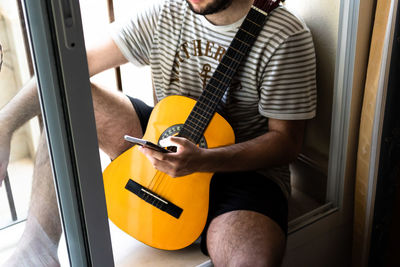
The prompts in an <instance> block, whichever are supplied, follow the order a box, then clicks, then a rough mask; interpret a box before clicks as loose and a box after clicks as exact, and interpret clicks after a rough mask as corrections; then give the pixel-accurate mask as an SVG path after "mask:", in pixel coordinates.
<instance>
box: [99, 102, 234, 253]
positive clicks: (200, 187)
mask: <svg viewBox="0 0 400 267" xmlns="http://www.w3.org/2000/svg"><path fill="white" fill-rule="evenodd" d="M195 103H196V101H194V100H192V99H190V98H186V97H183V96H170V97H167V98H164V99H163V100H162V101H161V102H160V103H158V104H157V105H156V107H155V108H154V110H153V112H152V114H151V116H150V120H149V124H148V127H147V129H149V130H147V131H146V133H145V135H144V137H143V139H145V140H149V141H152V142H154V143H157V142H158V141H159V139H160V137H161V136H163V134H165V133H168V135H170V133H175V132H176V131H177V130H179V129H180V128H181V127H182V125H183V124H184V122H185V120H186V118H187V117H188V116H189V114H190V112H191V110H192V108H193V107H194V105H195ZM171 126H172V127H171ZM204 137H205V142H206V143H207V146H208V147H209V148H212V147H217V146H223V145H229V144H233V143H234V135H233V130H232V128H231V127H230V125H229V124H228V123H227V122H226V121H225V120H224V119H223V118H222V117H221V116H219V115H218V114H216V115H215V116H214V118H213V119H212V120H211V122H210V125H209V127H208V128H207V130H206V131H205V133H204ZM203 144H204V140H203ZM137 148H138V147H137V146H134V147H133V148H131V149H129V150H128V151H126V152H125V153H123V154H122V155H121V156H119V157H118V158H116V159H115V160H114V161H112V162H111V164H110V165H109V166H108V167H107V169H106V170H105V171H104V174H103V176H104V186H105V192H106V199H107V206H108V216H109V218H110V219H111V221H112V222H113V223H115V224H116V225H117V226H118V227H119V228H121V229H123V230H124V231H125V232H127V233H128V234H130V235H132V236H134V237H135V238H136V239H137V240H139V241H142V242H144V243H146V244H148V245H150V246H152V247H156V248H163V249H169V250H171V249H179V248H183V247H185V246H188V245H190V244H191V243H192V242H193V241H194V240H196V239H197V238H198V237H199V235H200V233H201V231H202V229H203V228H204V225H205V222H206V219H207V213H208V194H209V185H210V181H211V177H212V175H213V174H212V173H195V174H192V175H187V176H183V177H178V178H172V177H170V176H168V175H166V174H164V173H162V172H159V171H157V170H155V169H154V168H153V166H152V165H151V163H150V161H149V160H148V159H147V158H146V157H145V156H144V155H143V153H141V152H140V151H139V150H138V149H137ZM125 187H128V188H127V189H125Z"/></svg>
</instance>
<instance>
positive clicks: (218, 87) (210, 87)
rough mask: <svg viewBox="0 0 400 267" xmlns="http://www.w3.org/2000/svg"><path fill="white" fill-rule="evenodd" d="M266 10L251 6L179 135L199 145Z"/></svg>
mask: <svg viewBox="0 0 400 267" xmlns="http://www.w3.org/2000/svg"><path fill="white" fill-rule="evenodd" d="M266 18H267V13H265V12H263V11H262V10H260V9H259V8H257V7H254V6H253V7H252V8H251V9H250V11H249V13H248V14H247V16H246V18H245V19H244V21H243V23H242V25H241V26H240V28H239V30H238V32H237V33H236V35H235V37H234V38H233V40H232V42H231V44H230V46H229V48H228V49H227V51H226V53H225V55H224V56H223V58H222V60H221V62H220V63H219V65H218V67H217V69H216V70H215V72H214V73H213V76H212V77H211V78H210V80H209V82H208V84H207V85H206V87H205V89H204V91H203V93H202V95H201V96H200V97H199V99H198V100H197V103H196V105H195V106H194V108H193V110H192V112H191V113H190V115H189V117H188V118H187V119H186V122H185V124H184V125H183V127H182V129H181V131H180V132H179V134H178V136H181V137H185V138H187V139H189V140H191V141H192V142H193V143H195V144H198V143H199V141H200V139H201V137H202V136H203V133H204V131H205V130H206V128H207V126H208V124H209V122H210V121H211V119H212V117H213V116H214V114H215V112H216V110H217V107H218V105H219V103H220V101H221V99H222V97H223V95H224V93H225V91H226V90H227V89H228V87H229V86H230V83H231V81H232V78H233V76H234V75H235V74H236V72H237V70H238V68H239V66H240V64H241V62H242V61H243V59H244V58H245V56H246V55H247V54H248V52H249V50H250V48H251V46H252V45H253V43H254V41H255V40H256V38H257V36H258V34H259V32H260V31H261V29H262V27H263V25H264V22H265V20H266Z"/></svg>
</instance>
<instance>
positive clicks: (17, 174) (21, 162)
mask: <svg viewBox="0 0 400 267" xmlns="http://www.w3.org/2000/svg"><path fill="white" fill-rule="evenodd" d="M21 13H22V10H21V7H20V3H18V1H12V0H2V1H1V2H0V44H1V47H2V50H3V55H2V59H3V64H2V68H1V72H0V129H1V132H0V182H2V186H1V188H0V240H1V241H0V266H8V267H9V266H59V265H60V262H61V265H62V266H69V264H68V258H67V252H66V249H65V245H64V244H63V246H62V247H63V249H58V245H59V240H60V237H61V232H62V229H61V225H60V220H59V216H58V208H57V202H56V194H55V191H54V184H53V176H52V171H51V167H50V162H49V154H48V149H47V142H46V139H45V134H44V133H43V131H41V127H40V126H39V125H40V124H39V123H38V119H37V118H33V119H31V118H32V117H34V116H35V115H40V108H39V105H38V100H37V92H36V83H35V80H34V79H32V68H31V67H30V66H31V64H30V55H29V54H28V53H27V51H28V44H27V38H26V33H25V28H23V27H21V26H23V25H24V23H23V21H21V19H20V15H21ZM0 64H1V63H0ZM0 66H1V65H0ZM26 92H29V94H27V93H26ZM7 174H8V175H7ZM31 192H32V193H31Z"/></svg>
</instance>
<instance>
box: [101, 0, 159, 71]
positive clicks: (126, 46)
mask: <svg viewBox="0 0 400 267" xmlns="http://www.w3.org/2000/svg"><path fill="white" fill-rule="evenodd" d="M160 12H161V2H157V3H155V4H153V5H151V6H148V7H147V8H145V9H143V10H142V11H139V12H137V13H136V15H134V16H133V17H132V18H130V19H129V20H126V21H123V22H114V23H112V24H111V25H110V28H109V30H110V34H111V37H112V38H113V40H114V42H115V43H116V44H117V46H118V47H119V49H120V50H121V52H122V54H123V55H124V56H125V58H126V59H127V60H128V61H129V62H131V63H133V64H135V65H136V66H144V65H149V64H150V51H151V48H152V43H153V38H154V33H155V31H156V28H157V22H158V18H159V14H160Z"/></svg>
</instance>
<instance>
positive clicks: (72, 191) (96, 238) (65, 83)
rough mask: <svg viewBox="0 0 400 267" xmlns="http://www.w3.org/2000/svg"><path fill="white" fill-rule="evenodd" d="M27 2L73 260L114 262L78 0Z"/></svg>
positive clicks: (79, 263) (41, 97) (97, 263)
mask: <svg viewBox="0 0 400 267" xmlns="http://www.w3.org/2000/svg"><path fill="white" fill-rule="evenodd" d="M24 6H25V12H26V18H27V24H28V28H29V37H30V41H31V45H32V46H31V48H32V52H33V57H34V66H35V71H36V77H37V82H38V87H39V100H40V105H41V108H42V112H43V120H44V128H45V130H46V132H47V142H48V145H49V152H50V159H51V160H50V162H51V165H52V169H53V174H54V182H55V187H56V192H57V196H58V201H59V208H60V213H61V217H62V226H63V229H64V231H65V239H66V246H67V249H68V257H69V261H70V264H71V265H72V266H112V265H113V257H112V253H111V242H110V235H109V230H108V221H107V213H106V208H105V198H104V190H103V183H102V179H101V177H102V176H101V168H100V161H99V154H98V144H97V138H96V127H95V121H94V113H93V106H92V101H91V90H90V86H89V75H88V69H87V62H86V50H85V44H84V40H83V33H82V25H81V16H80V9H79V3H78V2H77V1H25V2H24Z"/></svg>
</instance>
